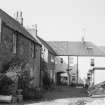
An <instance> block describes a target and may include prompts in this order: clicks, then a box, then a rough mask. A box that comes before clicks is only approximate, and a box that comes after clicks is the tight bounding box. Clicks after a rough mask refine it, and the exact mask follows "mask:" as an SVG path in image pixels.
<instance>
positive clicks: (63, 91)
mask: <svg viewBox="0 0 105 105" xmlns="http://www.w3.org/2000/svg"><path fill="white" fill-rule="evenodd" d="M87 101H88V102H89V101H92V99H91V98H89V97H87V93H86V89H84V88H72V87H58V88H56V89H54V90H49V91H48V92H46V94H44V97H43V99H42V100H41V101H40V102H30V103H26V104H24V105H84V103H85V102H87Z"/></svg>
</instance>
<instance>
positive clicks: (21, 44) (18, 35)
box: [0, 9, 41, 87]
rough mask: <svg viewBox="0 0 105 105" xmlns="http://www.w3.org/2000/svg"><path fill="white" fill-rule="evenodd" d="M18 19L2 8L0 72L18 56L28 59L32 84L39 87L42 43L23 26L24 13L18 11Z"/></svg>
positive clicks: (0, 20) (0, 17)
mask: <svg viewBox="0 0 105 105" xmlns="http://www.w3.org/2000/svg"><path fill="white" fill-rule="evenodd" d="M16 19H17V20H18V21H17V20H15V19H14V18H12V17H11V16H9V15H8V14H7V13H5V12H4V11H3V10H1V9H0V72H3V70H4V65H5V64H7V63H8V62H9V61H11V59H13V58H14V57H16V56H18V57H19V58H23V59H27V65H26V69H27V70H28V71H29V74H30V76H31V77H32V78H33V79H32V81H31V84H32V85H33V87H39V86H40V49H41V45H40V44H39V43H38V42H37V41H36V39H35V38H34V37H33V36H31V35H30V34H29V33H28V32H27V31H26V29H25V28H24V27H23V25H22V24H23V18H22V13H20V14H19V13H17V18H16ZM19 22H20V23H19Z"/></svg>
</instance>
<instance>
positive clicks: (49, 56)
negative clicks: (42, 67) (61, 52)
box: [27, 28, 56, 82]
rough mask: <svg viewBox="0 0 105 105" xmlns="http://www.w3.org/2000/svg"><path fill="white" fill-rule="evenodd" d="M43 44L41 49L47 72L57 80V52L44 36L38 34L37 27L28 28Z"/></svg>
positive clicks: (52, 78) (51, 77) (53, 79)
mask: <svg viewBox="0 0 105 105" xmlns="http://www.w3.org/2000/svg"><path fill="white" fill-rule="evenodd" d="M27 30H28V31H29V32H30V33H31V34H32V35H33V36H34V37H35V38H36V39H37V41H38V42H39V43H40V44H41V46H42V50H41V58H42V59H43V60H44V62H45V63H46V64H47V68H46V69H47V70H46V71H47V73H48V75H49V77H50V80H52V81H53V82H55V57H56V52H55V51H54V50H53V49H52V48H51V47H50V46H49V44H48V43H47V42H46V41H44V40H43V39H42V38H40V37H39V36H37V29H35V28H30V29H27ZM42 75H43V73H42Z"/></svg>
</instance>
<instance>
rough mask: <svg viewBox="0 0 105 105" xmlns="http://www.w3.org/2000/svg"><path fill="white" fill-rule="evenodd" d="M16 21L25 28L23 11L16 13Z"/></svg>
mask: <svg viewBox="0 0 105 105" xmlns="http://www.w3.org/2000/svg"><path fill="white" fill-rule="evenodd" d="M16 20H17V21H18V22H19V23H20V24H21V25H22V26H23V16H22V11H21V12H18V11H17V13H16Z"/></svg>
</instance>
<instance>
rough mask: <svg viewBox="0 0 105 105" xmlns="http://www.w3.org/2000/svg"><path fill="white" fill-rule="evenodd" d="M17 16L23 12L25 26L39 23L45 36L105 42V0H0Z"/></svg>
mask: <svg viewBox="0 0 105 105" xmlns="http://www.w3.org/2000/svg"><path fill="white" fill-rule="evenodd" d="M0 7H1V9H3V10H4V11H5V12H7V13H8V14H10V15H11V16H14V14H15V13H16V12H17V11H22V12H23V17H24V26H26V27H32V26H33V25H35V24H37V26H38V35H39V36H40V37H42V38H43V39H45V40H67V41H80V40H81V38H82V36H84V37H85V40H87V41H92V42H94V43H95V44H97V45H104V46H105V41H104V39H105V0H0Z"/></svg>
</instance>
